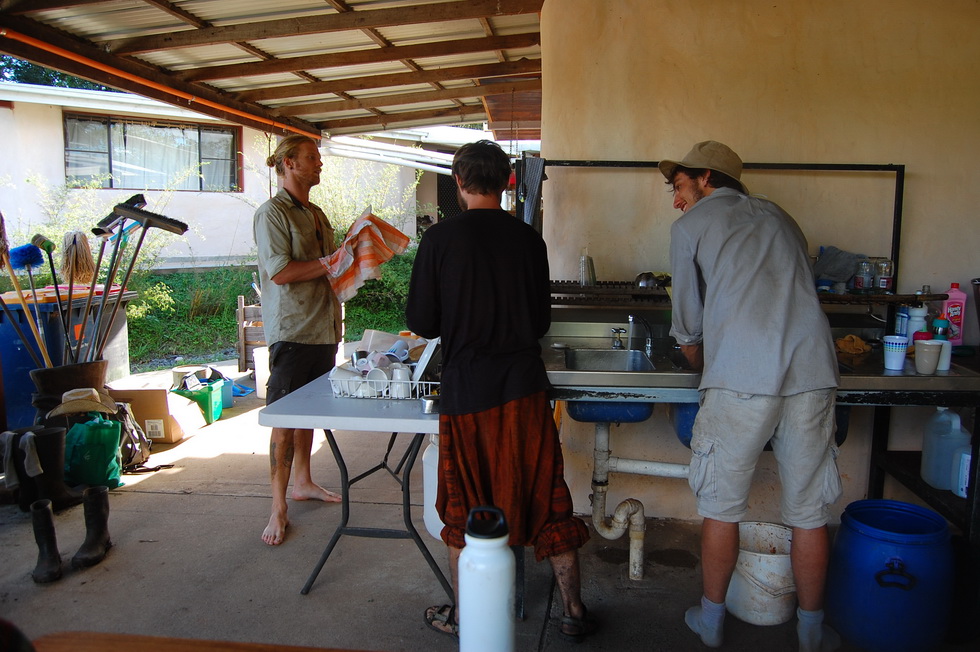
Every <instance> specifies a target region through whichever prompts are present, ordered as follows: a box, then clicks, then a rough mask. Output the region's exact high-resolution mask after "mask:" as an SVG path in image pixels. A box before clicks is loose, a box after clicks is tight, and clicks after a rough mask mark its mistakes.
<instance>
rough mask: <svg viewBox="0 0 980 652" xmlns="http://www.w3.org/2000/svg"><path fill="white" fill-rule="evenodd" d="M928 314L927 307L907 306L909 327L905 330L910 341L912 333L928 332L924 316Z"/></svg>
mask: <svg viewBox="0 0 980 652" xmlns="http://www.w3.org/2000/svg"><path fill="white" fill-rule="evenodd" d="M928 314H929V307H928V306H918V307H916V306H909V325H908V329H907V330H908V336H909V339H910V340H911V339H912V334H913V333H918V332H919V331H925V330H928V326H927V325H926V316H927V315H928ZM896 334H897V333H896Z"/></svg>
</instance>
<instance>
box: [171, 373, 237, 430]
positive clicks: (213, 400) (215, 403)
mask: <svg viewBox="0 0 980 652" xmlns="http://www.w3.org/2000/svg"><path fill="white" fill-rule="evenodd" d="M225 384H226V381H225V380H224V379H223V378H219V379H217V380H212V381H211V382H208V383H203V384H202V385H201V386H200V387H199V388H198V389H172V390H170V391H172V392H173V393H174V394H179V395H180V396H185V397H187V398H189V399H193V400H194V401H196V402H197V404H198V405H200V406H201V412H203V413H204V421H205V422H207V423H209V424H210V423H214V422H215V421H217V420H218V419H220V418H221V409H222V408H221V405H222V404H221V392H222V388H223V387H224V386H225Z"/></svg>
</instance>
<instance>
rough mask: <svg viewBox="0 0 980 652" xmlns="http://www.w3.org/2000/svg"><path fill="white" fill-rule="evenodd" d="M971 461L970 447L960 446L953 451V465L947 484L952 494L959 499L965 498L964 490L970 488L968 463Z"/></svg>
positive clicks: (971, 452) (971, 450)
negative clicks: (948, 483) (949, 485)
mask: <svg viewBox="0 0 980 652" xmlns="http://www.w3.org/2000/svg"><path fill="white" fill-rule="evenodd" d="M972 460H973V449H972V448H971V447H970V446H960V447H959V448H957V449H956V450H954V451H953V465H952V468H951V469H950V475H949V482H950V484H951V485H952V487H951V489H952V490H953V493H954V494H956V495H957V496H959V497H960V498H966V490H967V489H968V488H969V486H970V462H971V461H972Z"/></svg>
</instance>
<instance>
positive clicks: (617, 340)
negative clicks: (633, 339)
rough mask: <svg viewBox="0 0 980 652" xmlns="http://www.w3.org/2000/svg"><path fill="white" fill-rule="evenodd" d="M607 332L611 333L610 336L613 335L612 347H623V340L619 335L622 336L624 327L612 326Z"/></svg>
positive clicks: (624, 330)
mask: <svg viewBox="0 0 980 652" xmlns="http://www.w3.org/2000/svg"><path fill="white" fill-rule="evenodd" d="M609 332H610V333H612V336H613V341H612V348H614V349H621V348H623V340H622V337H621V336H622V334H623V333H625V332H626V329H625V328H613V329H610V331H609Z"/></svg>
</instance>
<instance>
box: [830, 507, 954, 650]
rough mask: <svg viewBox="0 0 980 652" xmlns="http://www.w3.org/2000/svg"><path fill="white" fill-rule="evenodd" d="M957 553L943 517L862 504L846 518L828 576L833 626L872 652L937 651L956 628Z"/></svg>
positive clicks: (846, 513) (914, 509)
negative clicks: (953, 614)
mask: <svg viewBox="0 0 980 652" xmlns="http://www.w3.org/2000/svg"><path fill="white" fill-rule="evenodd" d="M952 591H953V549H952V546H951V544H950V533H949V528H948V526H947V525H946V521H945V520H944V519H943V518H942V517H941V516H940V515H939V514H937V513H935V512H933V511H931V510H928V509H925V508H924V507H919V506H918V505H911V504H909V503H903V502H899V501H895V500H859V501H857V502H853V503H851V504H850V505H848V506H847V508H846V509H845V510H844V513H843V514H842V515H841V524H840V529H839V530H838V531H837V535H836V536H835V537H834V544H833V547H832V549H831V555H830V568H829V570H828V574H827V594H826V602H825V605H824V612H825V613H826V617H827V621H828V623H830V624H831V625H832V626H833V627H834V628H835V629H837V631H838V632H839V633H840V634H841V636H842V637H843V638H844V639H845V640H846V641H848V642H849V643H852V644H854V645H857V646H860V647H861V648H863V649H865V650H868V651H869V652H905V651H909V652H912V651H916V652H920V651H925V650H934V649H937V648H938V647H940V646H941V645H942V643H943V640H944V639H945V637H946V632H947V629H948V626H949V614H950V608H951V606H952V605H951V601H952Z"/></svg>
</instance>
